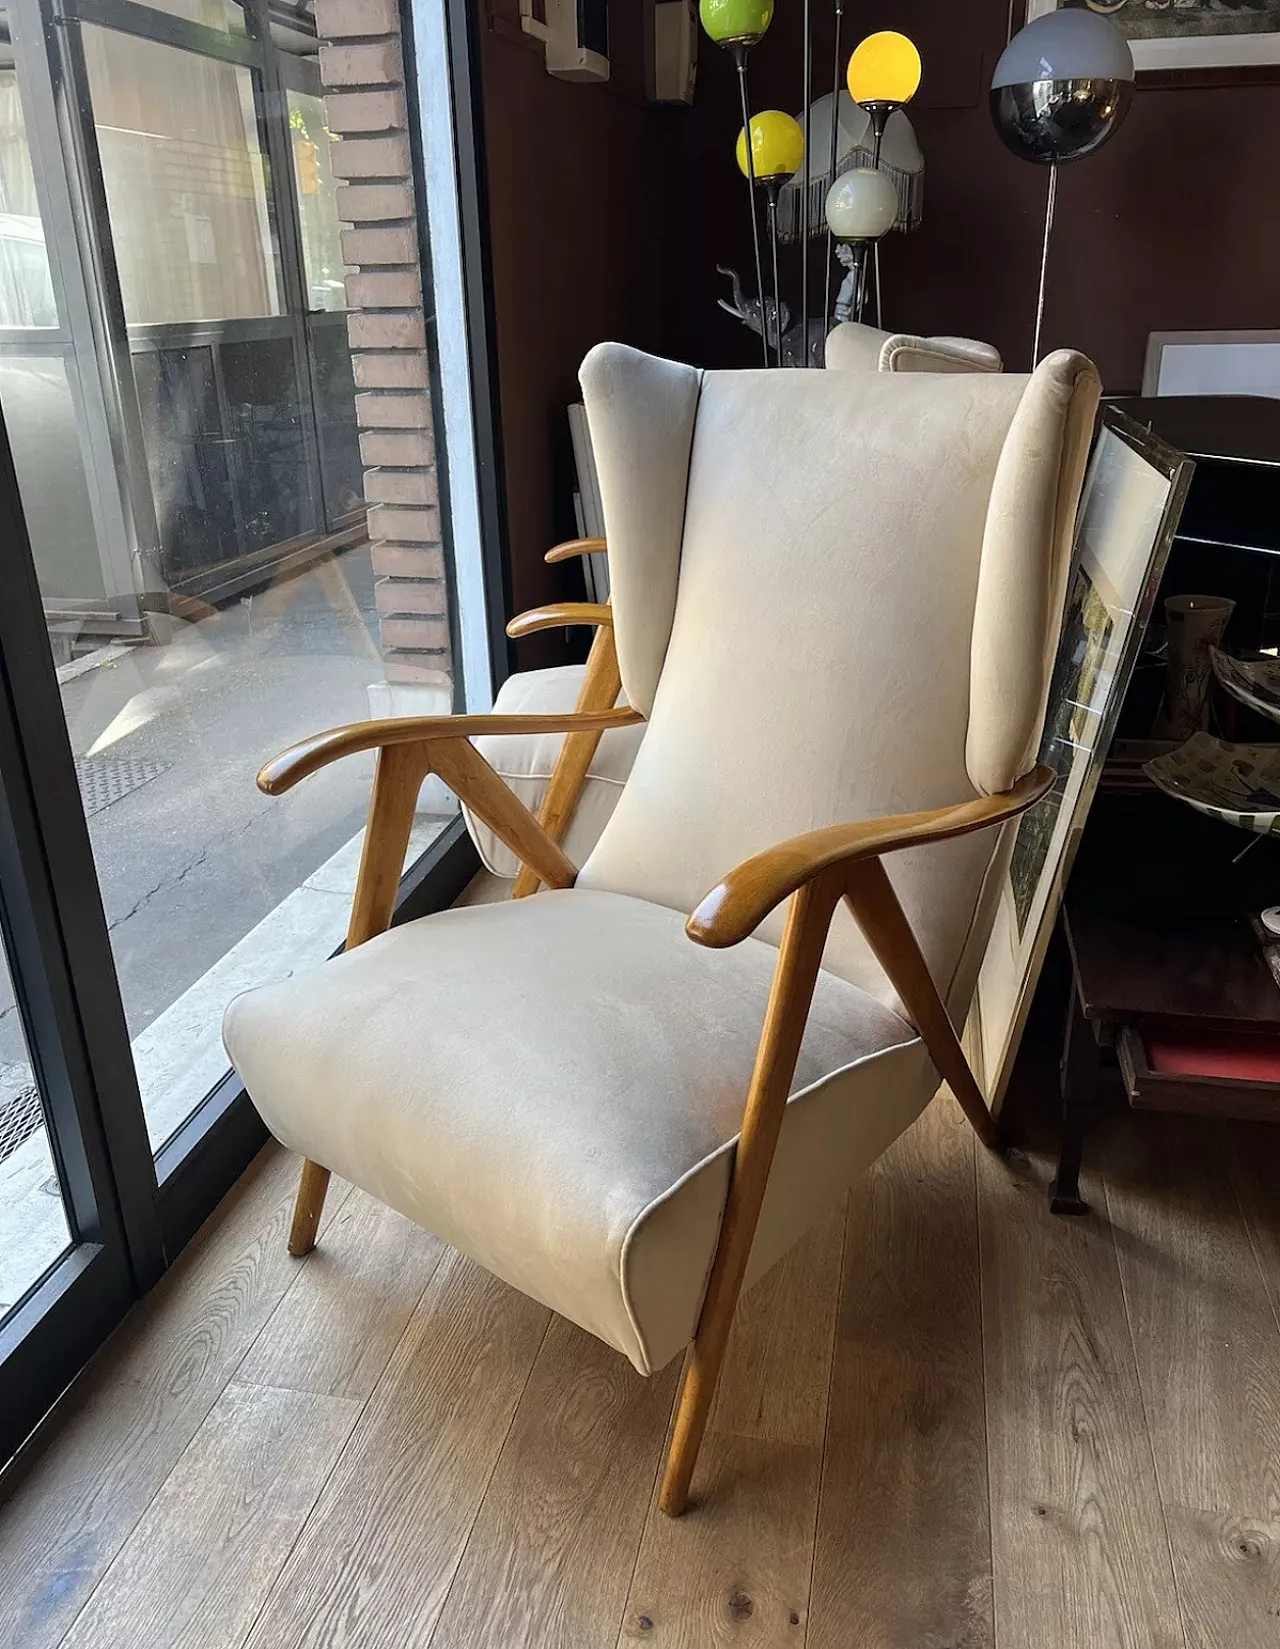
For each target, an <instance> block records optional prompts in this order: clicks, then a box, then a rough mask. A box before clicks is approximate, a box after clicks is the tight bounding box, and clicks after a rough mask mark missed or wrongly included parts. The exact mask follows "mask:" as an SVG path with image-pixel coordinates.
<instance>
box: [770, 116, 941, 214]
mask: <svg viewBox="0 0 1280 1649" xmlns="http://www.w3.org/2000/svg"><path fill="white" fill-rule="evenodd" d="M831 109H832V96H831V93H830V92H828V93H827V94H826V96H825V97H819V98H817V99H815V101H814V103H813V105H812V107H811V108H810V110H809V156H810V162H809V213H808V217H809V234H810V236H814V235H825V234H826V232H827V212H826V207H827V193H828V191H829V190H830V188H831V185H832V184H833V183H834V182H835V180H836V178H837V177H840V176H841V175H842V174H843V173H845V172H849V171H852V170H853V169H854V168H855V167H857V166H870V165H871V151H872V146H873V143H874V137H873V134H872V130H871V116H870V115H869V114H868V113H867V112H866V110H865V109H863V108H860V107H859V105H858V104H856V103H855V102H854V101H853V99H852V98H851V97H850V96H849V94H848V92H841V93H840V104H839V109H840V116H839V128H838V130H837V132H836V168H835V172H834V174H833V173H832V171H831ZM797 119H799V120H800V122H801V123H802V124H803V121H804V114H803V112H801V113H800V115H798V116H797ZM880 170H881V171H882V172H884V173H886V174H887V175H888V177H889V179H890V180H891V182H892V183H893V186H894V188H895V189H896V190H897V191H898V216H897V217H896V218H895V220H894V224H893V227H894V228H895V229H916V228H918V227H919V224H920V218H921V212H922V209H923V202H924V156H923V155H922V154H921V153H920V145H919V144H918V143H917V142H916V134H915V132H914V130H913V129H912V125H911V122H910V121H909V120H908V119H907V117H906V115H905V114H904V113H903V112H902V110H901V109H895V110H894V112H893V113H892V114H891V115H890V116H889V124H888V126H887V127H886V129H885V134H884V145H883V147H882V149H881V151H880ZM803 194H804V178H803V175H802V174H801V173H800V172H797V173H796V175H795V177H793V178H792V179H791V180H790V182H788V183H785V184H784V185H783V187H782V191H781V194H780V195H779V197H778V238H779V239H780V240H782V241H788V242H789V241H795V240H798V239H799V238H800V215H801V207H800V201H801V197H802V196H803Z"/></svg>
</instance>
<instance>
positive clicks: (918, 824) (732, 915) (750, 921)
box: [685, 767, 1055, 949]
mask: <svg viewBox="0 0 1280 1649" xmlns="http://www.w3.org/2000/svg"><path fill="white" fill-rule="evenodd" d="M1054 778H1055V775H1054V772H1053V770H1052V768H1049V767H1034V768H1032V770H1031V772H1030V773H1027V774H1025V775H1024V776H1023V777H1022V778H1021V779H1019V780H1018V782H1017V784H1015V785H1014V787H1013V789H1012V790H1008V791H1005V792H1004V793H1002V794H1000V795H997V796H979V797H978V798H977V799H976V800H974V801H969V802H956V803H953V804H952V805H951V806H949V807H936V808H932V809H931V810H930V811H928V812H927V813H898V814H891V815H887V816H885V817H884V818H879V819H859V820H857V821H855V822H853V823H851V824H840V825H830V826H828V827H827V828H826V829H825V830H811V831H808V832H807V833H806V834H805V835H803V836H792V837H791V838H790V840H788V841H785V842H779V843H778V844H777V845H776V846H774V847H770V848H766V849H765V851H764V852H763V853H757V854H756V855H755V856H754V858H751V859H746V860H744V861H743V863H742V864H740V865H738V866H737V867H736V868H735V869H733V870H731V871H730V872H729V874H728V875H727V876H726V877H725V878H724V880H723V881H722V882H720V883H719V884H718V885H717V886H716V887H714V888H712V890H711V892H710V893H708V894H707V896H706V898H705V899H703V900H702V902H701V904H699V906H698V908H697V909H696V910H695V911H694V913H693V915H692V916H691V917H690V918H689V920H688V922H687V924H686V927H685V931H686V932H687V933H688V935H689V937H690V938H691V939H696V940H697V941H698V943H699V944H700V945H710V946H712V947H714V948H716V949H719V948H722V947H724V946H726V945H736V944H739V943H740V942H741V941H742V940H743V939H746V938H747V937H748V936H749V935H750V934H752V933H754V932H755V930H756V929H757V928H758V927H759V926H760V924H761V922H763V921H764V919H765V917H766V916H767V915H768V914H769V912H770V911H771V910H773V909H774V907H775V906H777V905H780V904H781V903H782V901H783V900H784V899H786V898H788V897H789V896H790V895H791V894H793V893H794V892H795V891H796V889H797V888H799V887H802V886H803V885H804V884H805V883H806V882H810V881H812V880H813V879H814V877H815V876H817V875H819V874H820V873H821V872H822V871H824V870H829V869H831V868H832V867H833V866H836V865H848V866H853V865H856V864H858V863H859V862H860V861H862V860H866V859H875V858H879V856H880V855H881V854H882V853H895V852H897V851H898V849H899V848H904V847H923V846H925V845H926V844H927V843H929V842H944V841H946V840H948V838H950V837H952V836H967V835H968V834H969V833H970V832H971V831H974V830H985V829H987V828H988V827H989V826H991V825H997V824H1001V823H1003V822H1004V820H1006V819H1012V818H1013V817H1014V816H1015V815H1016V814H1019V813H1022V812H1025V810H1026V809H1027V808H1029V807H1032V806H1034V805H1035V803H1036V802H1038V801H1039V800H1040V798H1041V797H1042V796H1043V795H1045V794H1046V792H1047V791H1049V790H1050V789H1051V788H1052V786H1053V783H1054Z"/></svg>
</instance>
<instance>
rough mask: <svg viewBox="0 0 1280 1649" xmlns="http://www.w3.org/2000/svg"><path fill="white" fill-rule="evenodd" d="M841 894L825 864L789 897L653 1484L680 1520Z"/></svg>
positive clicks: (840, 882) (836, 875)
mask: <svg viewBox="0 0 1280 1649" xmlns="http://www.w3.org/2000/svg"><path fill="white" fill-rule="evenodd" d="M843 891H844V872H843V870H842V869H836V870H834V871H826V872H824V873H822V874H821V875H819V876H817V877H815V879H814V880H813V881H812V882H807V883H806V884H805V885H804V886H803V887H802V888H800V889H799V890H798V891H797V892H796V893H795V894H793V895H792V899H791V908H790V910H789V911H788V912H787V926H786V930H785V932H784V933H783V936H782V944H781V946H780V947H779V951H778V961H777V965H776V966H775V968H774V970H773V984H772V987H771V988H770V992H769V1006H768V1008H767V1009H766V1011H765V1020H764V1030H763V1032H762V1033H761V1036H760V1046H759V1047H758V1048H757V1049H756V1062H755V1068H754V1070H753V1071H752V1073H751V1086H750V1088H749V1089H748V1090H747V1103H746V1107H745V1109H744V1111H743V1114H742V1133H741V1135H740V1137H739V1140H738V1149H737V1151H736V1152H735V1153H734V1159H733V1169H732V1172H731V1174H730V1178H729V1195H728V1198H727V1200H726V1202H725V1210H724V1219H723V1221H722V1222H721V1225H720V1241H719V1243H718V1245H717V1247H716V1255H715V1259H714V1260H713V1261H712V1263H711V1276H710V1278H709V1279H708V1282H707V1294H706V1299H705V1300H704V1301H703V1305H702V1315H701V1317H700V1318H699V1319H698V1332H697V1335H696V1336H695V1338H694V1341H693V1344H692V1345H691V1346H690V1348H689V1353H688V1356H687V1357H686V1359H685V1365H684V1376H683V1379H682V1380H681V1382H680V1398H679V1401H678V1403H677V1406H676V1420H675V1426H674V1428H673V1430H672V1433H671V1444H670V1447H669V1448H668V1450H667V1463H666V1466H665V1468H664V1469H663V1473H662V1483H661V1486H660V1488H659V1490H658V1506H659V1509H660V1510H661V1511H664V1512H665V1513H666V1514H667V1516H668V1517H679V1516H680V1515H681V1513H682V1512H683V1511H684V1509H685V1504H686V1502H687V1501H688V1498H689V1484H690V1481H691V1480H692V1478H693V1468H694V1467H695V1466H696V1465H697V1463H698V1450H699V1449H700V1448H701V1446H702V1438H703V1434H704V1433H705V1431H706V1429H707V1419H708V1417H709V1416H710V1413H711V1403H712V1400H713V1399H714V1397H715V1394H716V1385H717V1382H718V1381H719V1379H720V1369H721V1367H722V1365H723V1363H724V1352H725V1347H726V1345H727V1344H728V1342H729V1330H730V1328H731V1327H732V1326H733V1312H734V1307H735V1306H736V1305H737V1303H738V1295H739V1294H740V1293H741V1291H742V1281H743V1278H744V1277H745V1276H746V1272H747V1261H748V1259H749V1258H750V1256H751V1244H752V1242H753V1241H754V1240H755V1234H756V1222H757V1221H758V1220H759V1218H760V1209H761V1206H762V1204H763V1202H764V1194H765V1190H766V1188H767V1187H768V1184H769V1170H770V1168H771V1167H772V1165H773V1153H774V1148H775V1147H776V1145H777V1143H778V1133H779V1131H780V1130H781V1127H782V1118H783V1115H784V1113H785V1111H786V1107H787V1095H788V1094H789V1093H790V1092H791V1080H792V1078H793V1077H794V1075H795V1069H796V1058H797V1056H798V1054H799V1052H800V1043H801V1040H802V1039H803V1037H804V1027H805V1020H806V1019H807V1018H808V1014H809V1003H810V1001H811V1000H812V998H813V987H814V982H815V981H816V979H817V977H818V969H819V967H820V966H821V964H822V948H823V946H824V944H825V943H826V938H827V929H828V928H829V927H830V925H831V913H832V911H833V910H834V909H835V907H836V904H837V902H838V900H839V899H840V896H841V894H842V893H843Z"/></svg>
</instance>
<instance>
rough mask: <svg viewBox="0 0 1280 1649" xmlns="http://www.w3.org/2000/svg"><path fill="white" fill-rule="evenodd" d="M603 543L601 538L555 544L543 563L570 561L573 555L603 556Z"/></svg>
mask: <svg viewBox="0 0 1280 1649" xmlns="http://www.w3.org/2000/svg"><path fill="white" fill-rule="evenodd" d="M604 553H605V543H604V539H603V538H570V539H569V540H568V541H567V542H566V543H564V544H556V545H555V546H554V547H553V548H551V549H549V550H548V551H547V553H546V555H545V556H543V560H544V561H549V562H556V561H572V560H573V558H574V556H575V555H603V554H604Z"/></svg>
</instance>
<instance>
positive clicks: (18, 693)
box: [0, 428, 162, 1459]
mask: <svg viewBox="0 0 1280 1649" xmlns="http://www.w3.org/2000/svg"><path fill="white" fill-rule="evenodd" d="M0 543H3V545H4V560H5V600H4V602H3V603H0V937H2V939H3V946H2V953H0V993H2V994H0V1233H2V1235H3V1240H2V1241H0V1459H4V1458H7V1456H8V1454H9V1453H10V1452H11V1451H12V1449H13V1448H14V1447H16V1445H17V1444H18V1442H20V1441H21V1439H22V1437H23V1436H24V1435H25V1433H26V1431H27V1430H29V1429H30V1427H31V1426H32V1425H33V1424H34V1422H35V1421H36V1420H37V1419H38V1418H39V1416H40V1414H41V1412H42V1411H43V1409H44V1408H46V1407H47V1406H48V1404H49V1402H50V1400H51V1398H52V1397H53V1396H54V1395H56V1394H57V1392H58V1391H59V1390H61V1388H62V1387H63V1386H64V1385H65V1384H66V1382H67V1381H68V1380H69V1379H70V1378H71V1376H72V1375H73V1374H74V1373H75V1371H76V1369H77V1368H78V1367H79V1366H80V1364H81V1363H82V1362H83V1361H84V1359H85V1358H86V1357H87V1356H88V1355H89V1353H90V1352H91V1351H92V1350H93V1348H94V1347H95V1346H96V1345H97V1344H98V1342H99V1341H100V1340H101V1339H102V1338H103V1336H104V1335H105V1334H106V1333H107V1332H108V1331H109V1329H110V1328H111V1326H112V1325H113V1324H114V1323H115V1322H116V1321H117V1319H118V1318H119V1316H120V1314H121V1313H122V1312H123V1310H124V1309H125V1308H126V1306H127V1304H128V1302H129V1300H130V1299H131V1298H132V1297H133V1296H134V1294H135V1293H136V1292H137V1291H138V1290H139V1289H140V1288H142V1287H145V1286H147V1284H148V1283H149V1282H150V1280H151V1279H152V1278H153V1277H154V1276H155V1275H156V1274H158V1271H159V1269H160V1266H161V1263H162V1259H161V1253H162V1250H161V1242H160V1237H159V1230H158V1226H157V1223H156V1211H155V1206H154V1200H153V1196H152V1195H149V1194H148V1187H150V1188H152V1190H153V1188H154V1183H155V1182H154V1177H153V1176H152V1174H151V1164H150V1160H149V1152H148V1150H147V1142H146V1133H145V1128H144V1126H143V1123H142V1118H141V1115H140V1113H136V1112H135V1113H132V1114H131V1113H129V1112H128V1111H122V1112H120V1113H118V1114H117V1115H115V1116H114V1117H112V1118H110V1119H109V1118H108V1117H107V1116H106V1115H104V1112H103V1109H102V1107H101V1105H100V1102H99V1090H98V1087H97V1083H96V1080H95V1074H94V1061H93V1052H92V1045H93V1042H94V1040H95V1039H96V1038H97V1037H98V1035H99V1034H100V1031H101V1028H102V1027H101V1021H102V1018H103V1014H102V1008H101V1005H98V1006H96V1007H92V1008H91V1009H90V1010H89V1012H88V1013H87V1014H86V1012H85V1011H84V1007H83V1005H82V1004H81V1003H80V1002H79V1001H78V1000H77V992H76V988H75V985H74V982H73V978H72V974H71V970H70V968H69V966H68V959H69V953H70V952H72V951H75V952H76V953H77V954H78V955H79V956H80V957H81V958H82V959H83V960H85V961H89V960H91V958H92V953H93V950H94V941H95V938H97V939H99V940H100V939H101V938H102V937H103V935H102V934H101V933H98V934H96V935H95V932H94V911H95V909H100V907H97V902H96V899H95V898H94V896H93V886H92V865H91V863H90V862H89V859H88V854H87V851H86V848H87V844H86V843H85V842H84V841H83V826H82V825H81V824H80V821H79V819H78V818H77V817H76V815H75V812H74V811H73V810H74V809H76V808H77V806H78V790H77V785H76V777H75V770H74V765H73V763H72V759H71V753H70V749H69V747H68V744H67V738H66V733H65V730H64V728H63V726H62V723H61V712H60V708H59V705H58V700H57V694H56V686H55V682H54V675H53V668H52V665H51V661H50V656H49V643H48V639H47V636H46V634H45V626H44V612H43V606H42V603H41V599H40V593H39V590H38V588H37V585H36V580H35V575H34V563H33V560H32V557H31V554H30V547H29V541H28V534H27V527H26V522H25V519H24V516H23V512H22V509H21V506H20V504H19V500H18V484H17V478H16V475H15V471H14V467H13V459H12V454H11V452H10V447H9V442H8V437H7V434H5V433H4V431H3V429H2V428H0ZM68 821H69V822H70V823H71V825H72V827H73V828H72V829H71V830H70V831H68V830H66V829H65V828H63V827H64V826H65V824H66V823H67V822H68ZM77 826H79V837H80V839H79V840H78V839H77V829H76V828H75V827H77ZM86 890H87V892H88V898H87V899H85V898H84V894H85V892H86ZM69 917H70V920H68V918H69ZM107 1012H108V1015H109V1012H110V1004H109V1002H108V1004H107ZM122 1191H124V1192H125V1193H126V1195H127V1196H128V1198H129V1208H128V1212H126V1211H125V1210H124V1209H123V1208H122V1206H121V1200H120V1199H121V1192H122ZM139 1193H140V1194H139Z"/></svg>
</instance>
